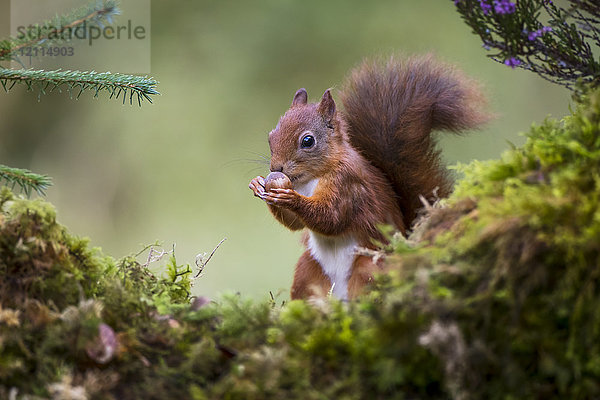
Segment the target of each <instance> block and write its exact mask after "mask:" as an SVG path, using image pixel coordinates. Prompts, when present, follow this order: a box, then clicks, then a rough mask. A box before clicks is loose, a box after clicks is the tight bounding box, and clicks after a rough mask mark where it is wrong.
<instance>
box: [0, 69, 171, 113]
mask: <svg viewBox="0 0 600 400" xmlns="http://www.w3.org/2000/svg"><path fill="white" fill-rule="evenodd" d="M17 83H21V84H24V85H26V86H27V89H28V90H34V89H37V90H39V94H40V95H42V94H46V93H49V92H52V91H53V90H55V89H59V90H60V88H61V87H63V86H66V88H67V90H68V91H69V93H71V95H72V94H73V92H74V91H75V92H78V93H77V95H76V98H79V96H81V94H82V93H83V92H84V91H85V90H91V91H93V92H94V97H98V93H100V92H101V91H103V90H106V91H107V92H108V93H110V98H113V97H115V98H116V99H118V98H119V96H121V94H122V95H123V104H125V102H126V101H127V99H128V98H129V103H130V104H132V103H133V98H134V95H135V96H137V101H138V104H139V105H141V104H142V101H144V100H148V101H149V102H150V103H152V99H151V98H150V95H155V94H160V93H158V92H157V91H156V89H155V88H156V85H157V84H158V82H157V81H156V80H155V79H154V78H149V77H146V76H135V75H125V74H118V73H111V72H95V71H89V72H86V71H61V70H56V71H43V70H29V69H20V70H11V69H2V68H0V84H1V85H2V87H3V88H4V90H5V91H7V92H8V91H9V90H10V89H12V88H13V86H14V85H15V84H17Z"/></svg>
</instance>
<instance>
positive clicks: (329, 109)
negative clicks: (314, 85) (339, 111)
mask: <svg viewBox="0 0 600 400" xmlns="http://www.w3.org/2000/svg"><path fill="white" fill-rule="evenodd" d="M317 110H318V111H319V113H321V115H323V116H324V117H325V119H326V120H328V121H330V120H331V118H333V114H334V113H335V101H333V97H331V90H330V89H327V90H326V91H325V93H323V97H322V98H321V102H320V103H319V105H318V107H317Z"/></svg>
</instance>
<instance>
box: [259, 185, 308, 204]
mask: <svg viewBox="0 0 600 400" xmlns="http://www.w3.org/2000/svg"><path fill="white" fill-rule="evenodd" d="M263 200H265V201H266V202H267V204H270V205H272V206H278V207H284V208H292V206H295V205H297V204H298V201H299V200H300V195H299V194H298V192H296V191H295V190H293V189H280V188H278V189H275V188H274V189H271V190H269V191H268V192H266V193H265V197H264V198H263Z"/></svg>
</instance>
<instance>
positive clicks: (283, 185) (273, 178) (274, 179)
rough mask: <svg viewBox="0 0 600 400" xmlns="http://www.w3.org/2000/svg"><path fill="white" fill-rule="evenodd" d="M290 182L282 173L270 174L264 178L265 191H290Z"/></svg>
mask: <svg viewBox="0 0 600 400" xmlns="http://www.w3.org/2000/svg"><path fill="white" fill-rule="evenodd" d="M291 188H292V181H290V178H288V177H287V176H286V175H285V174H284V173H282V172H271V173H270V174H269V175H267V177H266V178H265V189H266V190H267V191H269V190H271V189H291Z"/></svg>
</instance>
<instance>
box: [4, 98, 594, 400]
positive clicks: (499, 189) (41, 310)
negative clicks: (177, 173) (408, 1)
mask: <svg viewBox="0 0 600 400" xmlns="http://www.w3.org/2000/svg"><path fill="white" fill-rule="evenodd" d="M459 169H460V170H461V171H463V173H464V175H465V176H464V178H463V179H461V180H460V181H459V182H458V184H457V187H456V191H455V192H454V194H453V195H452V196H451V197H450V198H449V199H447V200H445V201H443V202H442V203H441V204H440V205H436V206H434V207H431V208H430V209H429V210H428V211H427V213H426V215H425V216H424V217H423V218H422V220H421V221H420V222H419V224H418V225H417V226H416V228H415V229H414V232H413V233H412V235H411V237H410V238H409V239H408V240H405V239H402V238H399V237H396V238H395V239H393V241H392V243H391V245H390V246H389V249H393V252H392V253H391V254H388V255H387V256H386V265H387V267H388V270H389V272H388V273H386V274H383V275H381V276H380V277H378V279H377V280H376V283H375V284H374V285H373V287H372V288H371V291H370V292H369V293H367V294H365V295H364V296H363V297H361V298H360V299H358V300H356V301H352V302H348V303H344V302H339V301H336V300H333V299H321V300H313V301H292V302H288V303H286V304H285V305H278V304H275V302H274V301H273V300H271V299H268V300H264V301H256V300H247V299H243V298H241V297H240V296H228V297H223V298H221V299H218V300H216V301H213V302H209V301H207V300H206V299H204V298H199V299H194V298H192V297H191V295H190V279H189V278H190V274H191V270H190V268H189V267H188V266H181V265H178V264H177V261H176V260H175V258H174V257H171V259H170V260H169V261H168V262H167V265H166V268H165V269H166V271H167V272H166V273H165V275H164V276H156V275H155V274H153V273H151V271H150V270H149V269H148V267H147V266H144V265H141V264H140V263H138V262H137V261H136V260H135V258H134V257H126V258H124V259H122V260H114V259H112V258H110V257H107V256H105V255H103V254H102V252H101V251H100V250H98V249H92V248H90V247H89V243H88V241H87V240H84V239H80V238H77V237H75V236H73V235H71V234H69V233H68V232H67V230H66V229H65V228H64V227H62V226H61V225H60V224H58V223H57V222H56V213H55V210H54V209H53V208H52V206H50V205H49V204H47V203H45V202H43V201H40V200H34V201H31V200H26V199H22V198H18V197H16V196H15V195H13V194H12V193H10V191H8V190H7V189H3V190H2V191H1V192H0V211H1V212H0V306H1V307H0V398H9V397H10V396H12V397H10V398H22V399H25V398H28V399H34V398H35V399H60V398H67V397H69V396H70V398H82V399H84V398H85V399H139V398H145V399H166V398H189V399H221V398H225V399H265V398H269V399H327V398H336V399H338V398H339V399H365V398H368V399H406V398H440V399H446V398H455V399H479V398H490V399H499V398H502V399H513V398H596V397H600V383H599V382H600V329H599V328H600V313H599V312H598V311H597V310H598V309H600V289H599V283H600V207H599V206H600V92H595V93H590V94H588V95H587V96H584V97H583V99H582V100H581V104H580V105H579V106H578V107H577V108H576V110H575V112H574V113H573V115H572V116H570V117H568V118H566V119H565V120H563V121H554V120H547V121H545V122H544V123H543V124H541V125H540V126H534V127H532V128H531V130H530V132H529V134H528V139H527V142H526V144H525V145H524V146H523V147H522V148H514V149H511V150H509V151H508V152H506V153H505V154H504V155H503V156H502V158H501V159H500V160H495V161H488V162H473V163H471V164H469V165H466V166H460V167H459ZM378 256H380V255H378Z"/></svg>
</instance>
